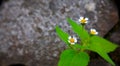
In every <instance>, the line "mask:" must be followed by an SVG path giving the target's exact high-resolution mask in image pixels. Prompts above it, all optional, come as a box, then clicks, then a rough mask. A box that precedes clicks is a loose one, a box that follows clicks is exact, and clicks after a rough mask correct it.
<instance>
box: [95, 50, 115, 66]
mask: <svg viewBox="0 0 120 66" xmlns="http://www.w3.org/2000/svg"><path fill="white" fill-rule="evenodd" d="M97 53H98V54H99V55H100V56H101V57H102V58H104V59H105V60H106V61H107V62H109V63H110V64H112V65H113V66H115V63H114V62H113V61H112V59H111V58H110V57H109V55H108V54H107V53H105V52H104V51H98V52H97Z"/></svg>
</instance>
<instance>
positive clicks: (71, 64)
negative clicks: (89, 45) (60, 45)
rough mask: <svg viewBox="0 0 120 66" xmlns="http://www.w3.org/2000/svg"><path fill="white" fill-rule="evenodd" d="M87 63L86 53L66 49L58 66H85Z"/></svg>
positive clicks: (87, 56)
mask: <svg viewBox="0 0 120 66" xmlns="http://www.w3.org/2000/svg"><path fill="white" fill-rule="evenodd" d="M88 62H89V55H88V54H87V53H86V52H77V51H74V50H71V49H68V50H65V51H63V52H62V54H61V56H60V61H59V63H58V66H87V64H88Z"/></svg>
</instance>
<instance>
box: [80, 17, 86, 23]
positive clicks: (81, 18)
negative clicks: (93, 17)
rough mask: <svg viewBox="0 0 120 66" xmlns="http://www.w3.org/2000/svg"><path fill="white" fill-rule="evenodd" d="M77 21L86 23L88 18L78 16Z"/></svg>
mask: <svg viewBox="0 0 120 66" xmlns="http://www.w3.org/2000/svg"><path fill="white" fill-rule="evenodd" d="M79 22H80V23H81V24H86V23H88V18H85V17H80V19H79Z"/></svg>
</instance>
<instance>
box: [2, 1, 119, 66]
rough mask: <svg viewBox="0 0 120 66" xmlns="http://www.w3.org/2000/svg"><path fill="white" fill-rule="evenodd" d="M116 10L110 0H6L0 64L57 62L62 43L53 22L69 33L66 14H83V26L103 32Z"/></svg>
mask: <svg viewBox="0 0 120 66" xmlns="http://www.w3.org/2000/svg"><path fill="white" fill-rule="evenodd" d="M117 14H118V13H117V9H116V8H115V6H114V5H113V3H112V2H110V0H9V1H7V2H5V3H4V4H3V5H2V6H1V8H0V66H5V65H9V64H14V63H23V64H26V65H27V66H57V62H58V59H59V55H60V52H61V51H62V50H64V49H65V44H64V43H63V42H62V41H61V40H60V39H59V38H58V36H56V33H55V26H56V25H59V26H60V27H61V28H62V29H64V31H66V32H69V33H70V35H73V34H74V33H73V32H72V31H71V29H70V26H69V25H68V23H67V22H66V18H67V17H70V18H72V19H73V20H75V21H77V22H78V19H79V17H80V16H85V17H88V18H89V23H88V24H87V26H86V28H87V29H90V28H96V29H97V30H98V31H99V35H100V36H104V35H105V34H106V33H107V32H108V31H109V30H110V29H111V28H112V27H113V26H114V25H115V24H116V23H117V20H118V15H117ZM78 23H79V22H78Z"/></svg>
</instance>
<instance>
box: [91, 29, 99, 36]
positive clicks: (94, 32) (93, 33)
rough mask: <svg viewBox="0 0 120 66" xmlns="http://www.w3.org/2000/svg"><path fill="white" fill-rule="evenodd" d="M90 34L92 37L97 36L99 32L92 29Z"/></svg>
mask: <svg viewBox="0 0 120 66" xmlns="http://www.w3.org/2000/svg"><path fill="white" fill-rule="evenodd" d="M90 34H92V35H97V34H98V32H97V31H96V30H95V29H90Z"/></svg>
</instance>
